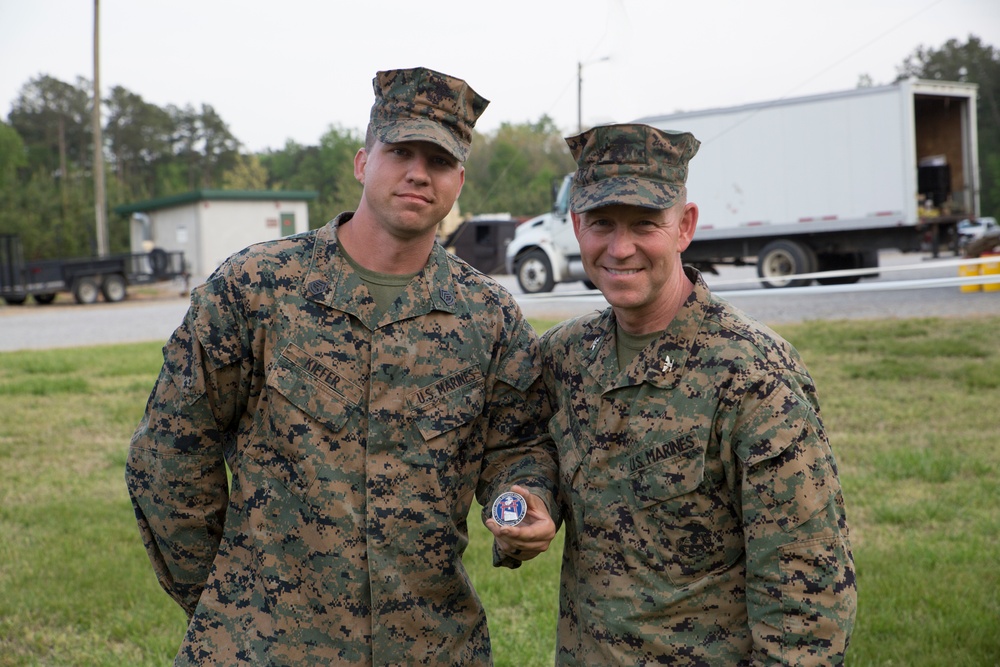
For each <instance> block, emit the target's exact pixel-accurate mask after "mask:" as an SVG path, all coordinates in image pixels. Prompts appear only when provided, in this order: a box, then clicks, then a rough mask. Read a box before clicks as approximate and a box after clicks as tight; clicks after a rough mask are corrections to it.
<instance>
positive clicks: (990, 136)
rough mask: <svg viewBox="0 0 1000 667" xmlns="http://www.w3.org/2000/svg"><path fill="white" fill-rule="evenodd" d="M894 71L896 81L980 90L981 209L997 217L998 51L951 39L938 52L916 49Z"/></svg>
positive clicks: (999, 204) (999, 159) (999, 162)
mask: <svg viewBox="0 0 1000 667" xmlns="http://www.w3.org/2000/svg"><path fill="white" fill-rule="evenodd" d="M897 71H898V73H899V75H898V77H897V80H899V79H904V78H908V77H910V76H916V77H918V78H921V79H941V80H945V81H970V82H972V83H975V84H977V85H978V86H979V94H978V102H977V105H976V114H977V120H978V122H977V130H978V134H979V168H980V186H981V190H980V209H981V210H982V212H983V213H984V214H986V215H996V214H998V213H1000V50H997V49H995V48H993V47H992V46H989V45H987V44H984V43H983V42H982V40H980V39H979V38H978V37H976V36H974V35H969V38H968V41H966V42H965V43H962V42H960V41H958V40H956V39H950V40H948V41H947V42H945V44H944V45H943V46H941V48H939V49H934V48H927V47H923V46H921V47H918V48H917V49H916V50H915V51H914V52H913V53H912V54H910V55H909V56H907V57H906V59H905V60H904V61H903V64H902V65H901V66H900V67H898V68H897Z"/></svg>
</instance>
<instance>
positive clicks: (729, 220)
mask: <svg viewBox="0 0 1000 667" xmlns="http://www.w3.org/2000/svg"><path fill="white" fill-rule="evenodd" d="M976 89H977V87H976V85H975V84H969V83H957V82H945V81H924V80H916V79H909V80H904V81H900V82H898V83H895V84H892V85H887V86H878V87H872V88H858V89H856V90H849V91H844V92H839V93H829V94H824V95H813V96H808V97H799V98H792V99H782V100H777V101H773V102H763V103H759V104H747V105H743V106H738V107H731V108H724V109H710V110H706V111H695V112H688V113H677V114H671V115H665V116H650V117H647V118H640V119H638V120H637V121H635V122H641V123H646V124H648V125H653V126H655V127H659V128H662V129H665V130H679V131H688V132H692V133H693V134H694V135H695V136H696V137H697V138H698V139H700V140H701V142H702V144H701V149H700V150H699V152H698V154H697V155H696V156H695V157H694V159H693V160H692V162H691V169H690V172H689V177H688V199H689V201H692V202H695V203H697V204H698V207H699V209H700V218H699V223H698V229H697V232H696V233H695V236H694V240H693V242H692V243H691V245H690V247H689V248H688V249H687V250H686V251H685V252H684V255H683V258H684V261H685V262H686V263H689V264H693V265H695V266H698V267H699V268H701V269H702V270H705V271H713V270H714V266H715V265H717V264H734V265H744V264H756V265H757V275H758V276H759V277H760V279H761V282H762V283H763V284H764V285H765V286H767V287H788V286H800V285H806V284H809V283H810V282H812V279H811V278H795V277H794V276H795V275H796V274H808V273H815V272H823V271H837V270H844V269H867V268H873V269H874V268H875V267H877V266H878V251H879V250H882V249H889V248H893V249H898V250H901V251H904V252H908V251H916V250H921V249H923V248H931V249H933V250H934V252H935V253H937V252H938V249H939V248H941V247H946V246H951V247H955V244H956V243H957V235H956V233H955V225H956V224H957V223H958V221H960V220H962V219H964V218H969V217H977V216H978V215H979V163H978V148H977V138H976ZM570 184H571V175H569V176H567V177H566V178H565V179H564V180H563V182H562V185H561V187H560V188H559V191H558V194H557V196H556V197H555V204H554V207H553V210H552V211H550V212H549V213H546V214H544V215H541V216H538V217H536V218H532V219H531V220H528V221H526V222H524V223H522V224H521V225H520V226H518V228H517V233H516V235H515V237H514V239H513V240H512V241H511V243H510V244H509V245H508V247H507V251H506V265H507V270H508V271H509V272H510V273H513V274H514V275H516V276H517V278H518V283H519V284H520V286H521V288H522V289H523V290H524V291H525V292H529V293H532V292H546V291H550V290H551V289H552V287H553V286H554V285H555V283H558V282H569V281H576V280H583V281H585V282H586V281H587V276H586V274H585V273H584V271H583V266H582V264H581V262H580V250H579V246H578V244H577V242H576V238H575V236H574V234H573V225H572V221H571V220H570V218H569V215H568V212H567V204H568V199H569V188H570ZM871 273H872V274H875V273H877V270H875V271H872V272H871ZM858 278H859V275H856V274H855V275H836V274H835V275H833V276H830V277H819V278H818V281H819V282H821V283H843V282H853V281H856V280H858Z"/></svg>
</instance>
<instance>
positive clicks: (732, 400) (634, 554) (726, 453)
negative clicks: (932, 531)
mask: <svg viewBox="0 0 1000 667" xmlns="http://www.w3.org/2000/svg"><path fill="white" fill-rule="evenodd" d="M650 129H651V128H650ZM625 131H626V132H630V130H629V128H625ZM652 135H658V136H652ZM611 136H612V137H613V138H615V139H617V140H618V141H617V143H616V142H611V143H612V144H615V143H616V145H615V146H612V147H611V148H610V149H608V147H607V145H606V144H604V146H603V147H601V143H602V139H601V138H600V137H598V138H597V139H596V140H595V138H594V136H593V135H592V134H591V135H587V136H584V137H582V139H581V141H580V142H579V143H577V144H576V146H575V148H574V153H575V156H577V157H579V156H580V155H581V148H582V146H584V145H586V144H587V142H588V141H590V142H591V143H590V144H589V145H590V146H591V147H595V148H598V149H599V150H596V151H593V152H589V151H588V150H583V151H582V153H583V157H582V158H580V161H581V163H583V162H585V161H586V159H587V158H595V162H594V163H592V164H591V166H593V165H594V164H596V163H597V162H601V161H603V162H602V163H603V164H605V165H610V167H605V171H603V172H602V171H601V168H600V167H598V168H597V176H596V177H594V175H593V172H592V173H591V176H589V177H588V176H586V175H584V176H583V177H582V178H583V180H584V183H583V185H584V186H587V185H590V186H592V187H581V188H580V189H579V190H577V191H575V193H574V196H575V197H576V199H574V210H577V208H576V207H577V206H581V207H584V206H587V205H589V204H591V203H594V202H601V201H606V199H605V198H606V197H607V196H609V195H614V194H615V193H617V194H621V189H620V188H621V187H625V188H626V194H625V195H624V196H623V203H632V202H634V201H636V200H637V199H638V200H639V201H649V200H650V199H653V200H655V201H657V203H658V204H660V205H662V204H663V202H664V201H666V207H669V206H670V205H671V204H672V203H674V198H676V196H677V194H678V193H679V192H680V189H681V187H682V186H683V178H681V179H678V178H677V172H675V171H674V172H670V173H668V174H667V176H666V177H665V178H663V180H662V181H661V182H659V183H649V182H648V181H647V179H648V178H650V173H651V172H655V171H656V166H655V165H654V164H652V162H653V161H652V160H650V159H648V158H650V156H652V157H655V158H656V160H659V161H662V162H664V163H670V166H671V167H672V168H673V167H676V166H677V162H680V163H681V166H683V165H684V163H686V160H687V159H688V158H690V156H691V155H693V153H694V151H695V150H697V143H696V140H694V138H693V137H691V135H689V134H675V135H673V136H671V135H670V134H669V133H662V134H661V133H659V131H658V130H653V131H651V132H649V133H646V130H645V129H640V141H639V142H638V143H639V144H640V146H639V148H636V147H635V145H634V143H633V145H631V146H629V140H628V137H624V138H623V137H621V136H620V135H616V134H612V135H611ZM644 136H645V138H643V137H644ZM595 141H596V144H595V143H593V142H595ZM570 142H571V147H573V146H574V144H573V142H572V140H570ZM692 142H694V143H692ZM643 146H645V148H644V147H643ZM647 149H648V150H647ZM609 154H611V156H612V157H615V154H616V155H617V157H616V158H615V159H608V158H609ZM595 155H596V156H600V157H595ZM623 156H631V158H636V162H635V163H633V166H634V164H639V163H650V164H649V165H647V166H649V169H647V171H645V172H643V175H642V177H641V178H637V177H636V176H635V174H636V173H638V172H639V170H634V169H632V167H628V166H626V168H624V169H622V170H621V172H616V175H615V178H618V179H619V180H618V182H617V186H616V185H615V184H614V183H613V184H612V185H611V186H610V187H608V189H607V190H605V192H604V193H603V194H602V193H601V187H600V183H599V182H600V181H601V180H602V179H603V178H604V177H605V176H607V175H608V171H607V170H608V169H614V168H615V165H616V164H617V162H621V160H622V159H623ZM650 165H651V166H650ZM583 166H585V165H583V164H581V167H583ZM619 166H620V165H619ZM663 173H664V172H662V171H661V172H659V174H660V176H661V177H662V176H663ZM678 180H679V181H680V184H679V186H678ZM636 181H638V183H637V182H636ZM628 193H631V194H628ZM651 207H652V206H651ZM685 271H686V274H687V276H688V278H689V279H690V280H691V281H692V282H693V283H694V289H693V291H692V292H691V294H690V295H689V297H688V298H687V300H686V302H685V303H684V304H683V305H682V306H681V308H680V310H679V311H678V313H677V315H676V316H675V317H674V319H673V320H672V321H671V322H670V324H669V325H668V326H667V328H666V329H665V331H664V332H663V333H662V335H660V336H659V338H658V339H656V340H655V341H654V342H652V343H650V344H649V345H647V346H646V347H645V348H644V349H643V350H642V351H641V352H640V353H639V354H638V355H636V356H635V357H634V358H633V359H632V361H631V362H630V363H629V364H628V366H627V367H626V368H624V369H621V370H620V369H619V367H618V361H617V356H616V333H615V331H616V325H615V316H614V313H613V309H611V308H608V309H607V310H605V311H604V312H601V313H593V314H590V315H586V316H583V317H580V318H577V319H574V320H570V321H568V322H565V323H563V324H561V325H558V326H556V327H554V328H552V329H550V330H549V331H548V332H546V334H545V335H544V336H543V338H542V362H543V367H544V368H543V377H544V379H545V385H546V389H547V391H548V394H549V396H550V398H551V400H553V401H554V404H555V410H556V412H555V415H554V417H553V418H552V420H551V421H550V423H549V431H550V433H551V435H552V437H553V439H554V440H555V442H556V445H557V448H558V452H559V465H560V474H559V477H560V496H561V498H562V502H563V503H564V507H563V520H564V522H565V531H566V535H565V549H564V553H563V565H562V577H561V590H560V618H559V632H558V634H559V638H558V654H557V663H558V664H559V665H674V666H685V665H703V666H719V667H732V666H735V665H774V664H787V665H839V664H842V662H843V658H844V652H845V651H846V648H847V644H848V641H849V638H850V635H851V631H852V628H853V623H854V617H855V608H856V588H855V576H854V566H853V558H852V554H851V548H850V542H849V535H848V526H847V522H846V518H845V512H844V500H843V495H842V493H841V488H840V483H839V480H838V475H837V465H836V461H835V459H834V455H833V452H832V450H831V448H830V445H829V442H828V440H827V437H826V434H825V432H824V430H823V425H822V422H821V420H820V415H819V404H818V401H817V397H816V388H815V386H814V384H813V381H812V379H811V378H810V376H809V374H808V372H807V370H806V369H805V367H804V366H803V365H802V362H801V361H800V359H799V356H798V354H797V352H796V351H795V350H794V349H793V348H792V347H791V346H790V345H789V344H788V343H786V342H785V341H784V340H782V339H781V338H780V337H779V336H778V335H777V334H776V333H774V332H773V331H771V330H770V329H768V328H767V327H765V326H763V325H762V324H760V323H758V322H756V321H754V320H753V319H751V318H749V317H747V316H746V315H745V314H743V313H742V312H740V311H739V310H738V309H736V308H734V307H733V306H731V305H730V304H728V303H727V302H726V301H724V300H722V299H720V298H718V297H715V296H714V295H712V294H711V292H710V291H709V289H708V287H707V285H706V284H705V283H704V281H703V280H702V278H701V276H700V274H699V273H698V272H697V271H695V270H694V269H690V268H687V269H685Z"/></svg>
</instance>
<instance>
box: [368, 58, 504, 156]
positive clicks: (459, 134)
mask: <svg viewBox="0 0 1000 667" xmlns="http://www.w3.org/2000/svg"><path fill="white" fill-rule="evenodd" d="M372 87H373V88H374V89H375V103H374V104H373V105H372V112H371V121H370V122H371V129H372V133H373V134H374V135H375V137H376V138H377V139H378V140H379V141H382V142H384V143H387V144H395V143H399V142H402V141H429V142H431V143H434V144H437V145H438V146H441V147H442V148H444V149H445V150H446V151H448V152H449V153H451V154H452V155H454V156H455V157H456V158H458V159H459V160H460V161H462V162H465V160H466V158H468V157H469V150H470V148H471V146H472V128H473V127H475V125H476V120H477V119H478V118H479V116H480V115H482V113H483V111H485V110H486V106H487V105H488V104H489V103H490V101H489V100H487V99H485V98H483V97H481V96H480V95H479V94H478V93H477V92H476V91H474V90H473V89H472V88H470V87H469V84H467V83H466V82H465V81H463V80H462V79H456V78H455V77H453V76H448V75H447V74H442V73H440V72H435V71H434V70H431V69H427V68H426V67H416V68H413V69H393V70H386V71H384V72H378V73H377V74H376V75H375V78H374V79H372Z"/></svg>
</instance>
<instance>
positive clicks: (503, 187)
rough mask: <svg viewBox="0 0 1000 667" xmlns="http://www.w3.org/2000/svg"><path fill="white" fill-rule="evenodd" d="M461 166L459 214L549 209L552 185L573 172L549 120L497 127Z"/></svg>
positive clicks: (476, 141)
mask: <svg viewBox="0 0 1000 667" xmlns="http://www.w3.org/2000/svg"><path fill="white" fill-rule="evenodd" d="M472 146H473V148H472V153H471V154H470V156H469V160H468V162H467V163H466V177H465V188H464V189H463V191H462V198H461V201H460V203H461V206H462V212H463V213H464V214H470V213H499V212H506V213H510V214H511V215H514V216H530V215H537V214H539V213H543V212H544V211H547V210H549V208H550V207H551V205H552V183H553V181H555V180H557V179H560V178H561V177H562V176H563V175H564V174H566V173H568V172H570V171H572V170H573V168H574V163H573V159H572V157H570V154H569V149H568V148H567V147H566V143H565V142H564V140H563V137H562V132H560V130H559V128H558V127H556V125H555V123H554V122H553V121H552V119H551V118H549V117H548V116H542V117H541V118H540V119H539V120H538V122H536V123H520V124H511V123H504V124H502V125H501V126H500V127H499V128H498V129H497V130H496V132H495V133H494V134H492V135H487V136H482V135H477V136H476V138H475V139H474V140H473V144H472Z"/></svg>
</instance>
